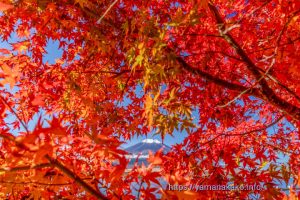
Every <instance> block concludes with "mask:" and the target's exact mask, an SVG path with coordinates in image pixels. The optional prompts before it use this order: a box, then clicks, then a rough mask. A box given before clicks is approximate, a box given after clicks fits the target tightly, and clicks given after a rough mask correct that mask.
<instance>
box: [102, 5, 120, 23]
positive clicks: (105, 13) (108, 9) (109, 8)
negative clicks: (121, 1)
mask: <svg viewBox="0 0 300 200" xmlns="http://www.w3.org/2000/svg"><path fill="white" fill-rule="evenodd" d="M117 2H118V0H115V1H114V2H113V3H112V4H110V6H109V7H108V8H107V9H106V11H105V12H104V14H103V15H102V16H101V17H100V19H98V21H97V24H100V23H101V21H102V19H103V18H104V17H105V16H106V15H107V13H108V12H109V11H110V10H111V9H112V7H113V6H114V5H115V4H116V3H117Z"/></svg>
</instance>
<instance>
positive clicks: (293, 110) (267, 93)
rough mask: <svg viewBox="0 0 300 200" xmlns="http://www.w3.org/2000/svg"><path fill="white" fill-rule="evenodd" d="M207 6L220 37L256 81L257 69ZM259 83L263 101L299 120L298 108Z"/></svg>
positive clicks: (214, 10)
mask: <svg viewBox="0 0 300 200" xmlns="http://www.w3.org/2000/svg"><path fill="white" fill-rule="evenodd" d="M208 6H209V9H210V10H211V12H212V13H213V15H214V17H215V19H216V22H217V27H218V30H219V34H220V36H222V37H223V38H224V39H225V40H226V41H227V42H228V44H229V45H230V46H231V47H233V48H234V49H235V51H236V53H237V54H238V55H239V56H240V57H241V59H242V60H243V61H244V63H245V64H246V65H247V67H248V69H249V71H250V72H251V73H252V74H253V75H254V77H255V78H256V80H257V81H258V80H259V79H260V78H261V73H260V71H259V70H258V67H257V66H256V65H255V63H254V62H253V61H252V60H251V59H250V58H249V57H248V55H247V54H246V52H245V51H244V50H243V48H242V47H241V46H240V45H239V44H238V42H237V41H236V40H235V39H234V38H233V37H232V35H231V34H230V33H228V32H225V31H226V29H225V23H224V21H223V19H222V17H221V15H220V13H219V11H218V9H217V8H216V7H215V6H214V5H213V4H211V3H209V5H208ZM259 83H260V86H261V92H262V94H263V99H264V100H267V101H268V102H269V103H271V104H273V105H274V106H276V107H277V108H280V109H281V110H282V111H283V112H285V113H286V114H288V115H290V116H291V117H293V118H294V119H296V120H298V121H299V120H300V108H298V107H296V106H294V105H292V104H290V103H288V102H286V101H285V100H283V99H281V98H280V97H278V96H277V95H276V94H275V92H274V91H273V90H272V89H271V88H270V87H269V85H268V83H267V81H266V79H265V78H263V79H262V80H260V82H259ZM260 98H261V97H260Z"/></svg>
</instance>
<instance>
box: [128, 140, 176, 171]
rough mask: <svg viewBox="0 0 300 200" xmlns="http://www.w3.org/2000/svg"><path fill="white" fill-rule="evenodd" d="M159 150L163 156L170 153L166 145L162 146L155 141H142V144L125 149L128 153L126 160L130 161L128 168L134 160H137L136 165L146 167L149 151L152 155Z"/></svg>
mask: <svg viewBox="0 0 300 200" xmlns="http://www.w3.org/2000/svg"><path fill="white" fill-rule="evenodd" d="M160 149H162V153H163V154H166V153H168V152H169V151H170V149H171V148H170V147H169V146H167V145H164V144H162V143H161V142H160V141H159V140H156V139H144V140H143V141H142V142H140V143H137V144H135V145H133V146H130V147H128V148H126V149H125V150H126V151H127V152H128V153H129V154H128V155H126V158H127V159H129V160H130V162H129V166H128V167H131V166H132V165H133V164H134V162H135V161H136V159H138V164H142V163H144V164H145V165H147V164H148V162H147V158H149V151H151V152H152V153H153V154H154V153H156V152H157V151H158V150H160Z"/></svg>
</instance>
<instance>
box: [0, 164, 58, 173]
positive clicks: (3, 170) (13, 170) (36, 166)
mask: <svg viewBox="0 0 300 200" xmlns="http://www.w3.org/2000/svg"><path fill="white" fill-rule="evenodd" d="M51 166H52V165H51V164H50V163H41V164H37V165H31V166H21V167H13V168H1V169H0V172H16V171H23V170H29V169H41V168H45V167H51Z"/></svg>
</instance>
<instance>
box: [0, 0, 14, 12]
mask: <svg viewBox="0 0 300 200" xmlns="http://www.w3.org/2000/svg"><path fill="white" fill-rule="evenodd" d="M13 7H14V6H13V5H11V4H7V3H3V2H0V11H6V10H8V9H11V8H13Z"/></svg>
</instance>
